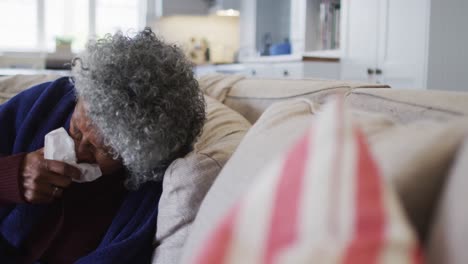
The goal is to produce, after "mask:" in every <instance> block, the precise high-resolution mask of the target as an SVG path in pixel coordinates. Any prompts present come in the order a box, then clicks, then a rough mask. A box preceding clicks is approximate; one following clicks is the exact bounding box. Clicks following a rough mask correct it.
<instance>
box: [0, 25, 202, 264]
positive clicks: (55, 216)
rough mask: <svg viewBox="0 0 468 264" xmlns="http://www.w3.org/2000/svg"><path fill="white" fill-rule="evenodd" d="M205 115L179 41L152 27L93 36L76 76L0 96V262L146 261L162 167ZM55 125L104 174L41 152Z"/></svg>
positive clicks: (185, 145)
mask: <svg viewBox="0 0 468 264" xmlns="http://www.w3.org/2000/svg"><path fill="white" fill-rule="evenodd" d="M204 120H205V102H204V100H203V96H202V94H201V92H200V90H199V88H198V83H197V81H196V80H195V78H194V76H193V73H192V68H191V64H190V63H189V62H188V60H187V59H186V58H185V57H184V55H183V53H182V52H181V50H180V49H178V48H177V47H175V46H172V45H168V44H165V43H164V42H162V41H161V40H160V39H158V38H157V37H156V36H155V34H154V33H153V32H152V31H151V30H150V29H148V28H147V29H145V30H143V31H142V32H139V33H138V34H136V36H134V37H127V36H124V35H123V34H122V33H116V34H115V35H113V36H111V35H108V36H107V37H105V38H104V39H100V40H98V41H92V42H89V43H88V45H87V49H86V51H85V52H84V53H82V54H81V55H80V56H79V57H78V58H76V59H74V61H73V63H72V77H71V78H60V79H58V80H56V81H54V82H51V83H44V84H40V85H37V86H35V87H32V88H30V89H28V90H26V91H24V92H22V93H20V94H19V95H17V96H16V97H14V98H12V99H11V100H10V101H8V102H7V103H5V104H3V105H1V106H0V153H1V156H2V157H1V158H0V263H37V262H39V263H73V262H77V263H145V262H149V261H150V259H151V254H152V239H153V236H154V232H155V227H156V216H157V208H158V201H159V196H160V193H161V191H162V190H161V180H162V176H163V174H164V171H165V169H166V168H167V166H168V165H169V164H170V162H171V161H172V160H174V159H175V158H177V157H180V156H183V155H185V154H186V153H188V152H189V151H190V150H191V147H192V145H193V142H194V140H195V139H196V137H197V136H198V135H199V133H200V131H201V128H202V126H203V123H204ZM60 127H64V128H65V130H66V131H68V134H69V135H70V137H71V138H72V139H73V141H74V143H75V144H74V145H75V152H76V157H77V162H78V163H91V164H97V165H98V166H99V168H100V170H101V171H102V174H103V176H102V177H100V178H98V179H97V180H95V181H91V182H86V183H77V182H74V181H73V180H76V179H79V178H80V176H81V171H80V170H79V169H78V168H77V167H75V166H73V165H70V164H67V163H64V162H61V161H55V160H46V159H45V158H44V150H43V146H44V137H45V135H46V134H48V133H49V132H50V131H53V130H55V129H57V128H60Z"/></svg>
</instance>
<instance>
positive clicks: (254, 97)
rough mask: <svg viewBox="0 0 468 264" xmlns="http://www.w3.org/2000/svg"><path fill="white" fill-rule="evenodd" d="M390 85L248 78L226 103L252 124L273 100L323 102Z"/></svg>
mask: <svg viewBox="0 0 468 264" xmlns="http://www.w3.org/2000/svg"><path fill="white" fill-rule="evenodd" d="M371 87H373V88H379V89H380V88H388V86H386V85H380V84H366V83H359V82H349V81H336V80H320V79H305V80H274V79H264V80H263V79H245V80H242V81H240V82H237V83H236V84H234V85H233V86H232V87H231V88H230V89H229V92H228V93H227V95H226V99H225V100H224V101H223V103H224V104H226V105H227V106H229V107H231V108H232V109H234V110H236V111H237V112H239V113H241V114H242V115H243V116H245V117H246V118H247V120H249V121H250V122H251V123H252V124H253V123H255V121H256V120H257V119H258V117H259V116H260V115H261V114H262V113H263V111H265V109H267V107H268V106H270V105H271V104H273V103H276V102H282V101H285V100H288V99H292V98H306V99H309V100H310V101H312V102H313V103H316V104H322V103H324V102H325V100H326V99H327V98H329V97H330V96H332V95H336V94H345V93H348V92H349V91H351V90H352V89H357V88H371Z"/></svg>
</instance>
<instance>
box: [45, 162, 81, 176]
mask: <svg viewBox="0 0 468 264" xmlns="http://www.w3.org/2000/svg"><path fill="white" fill-rule="evenodd" d="M44 163H45V164H44V165H45V167H46V168H47V169H48V170H50V171H53V172H55V173H56V174H59V175H62V176H68V177H70V178H72V179H80V177H81V171H80V170H79V169H78V168H76V167H74V166H72V165H70V164H67V163H65V162H63V161H57V160H44Z"/></svg>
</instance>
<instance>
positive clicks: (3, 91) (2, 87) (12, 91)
mask: <svg viewBox="0 0 468 264" xmlns="http://www.w3.org/2000/svg"><path fill="white" fill-rule="evenodd" d="M59 77H60V76H58V75H46V74H38V75H13V76H3V77H0V104H1V103H4V102H6V101H7V100H8V99H10V98H11V97H13V96H15V95H16V94H18V93H19V92H21V91H23V90H26V89H28V88H30V87H32V86H34V85H36V84H40V83H44V82H48V81H52V80H55V79H57V78H59Z"/></svg>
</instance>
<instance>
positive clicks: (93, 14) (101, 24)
mask: <svg viewBox="0 0 468 264" xmlns="http://www.w3.org/2000/svg"><path fill="white" fill-rule="evenodd" d="M146 1H147V0H0V51H1V50H4V51H31V50H34V51H49V52H54V51H55V41H56V38H61V39H70V40H72V50H73V51H74V52H78V51H80V50H82V49H83V48H84V45H85V43H86V41H87V40H88V39H89V38H90V37H94V36H93V35H96V36H98V37H102V36H104V35H105V34H107V33H114V32H115V31H117V30H122V31H123V32H128V31H129V30H139V29H142V28H143V26H144V22H145V19H142V18H145V12H146V10H145V8H144V7H145V6H146Z"/></svg>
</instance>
